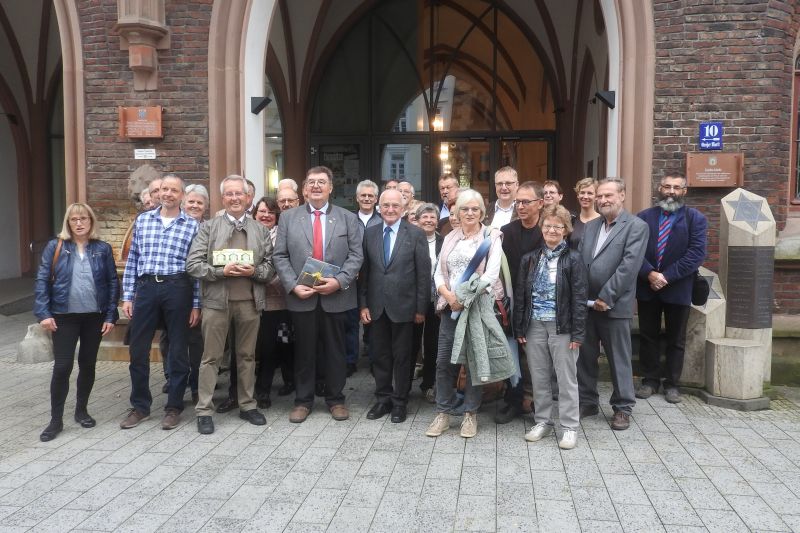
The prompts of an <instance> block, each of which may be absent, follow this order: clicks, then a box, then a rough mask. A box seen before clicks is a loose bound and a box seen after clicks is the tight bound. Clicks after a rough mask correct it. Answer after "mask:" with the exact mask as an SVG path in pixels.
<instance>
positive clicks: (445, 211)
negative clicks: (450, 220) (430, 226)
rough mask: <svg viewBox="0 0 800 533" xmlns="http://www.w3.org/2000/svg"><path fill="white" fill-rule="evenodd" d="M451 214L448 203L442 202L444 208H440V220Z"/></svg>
mask: <svg viewBox="0 0 800 533" xmlns="http://www.w3.org/2000/svg"><path fill="white" fill-rule="evenodd" d="M449 216H450V210H449V209H447V204H445V203H442V208H441V209H439V220H442V219H443V218H447V217H449Z"/></svg>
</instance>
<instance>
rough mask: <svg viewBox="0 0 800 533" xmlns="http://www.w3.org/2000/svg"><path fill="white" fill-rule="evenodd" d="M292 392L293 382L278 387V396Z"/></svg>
mask: <svg viewBox="0 0 800 533" xmlns="http://www.w3.org/2000/svg"><path fill="white" fill-rule="evenodd" d="M293 392H294V383H292V382H289V383H284V384H283V387H281V388H280V389H278V396H289V395H290V394H291V393H293Z"/></svg>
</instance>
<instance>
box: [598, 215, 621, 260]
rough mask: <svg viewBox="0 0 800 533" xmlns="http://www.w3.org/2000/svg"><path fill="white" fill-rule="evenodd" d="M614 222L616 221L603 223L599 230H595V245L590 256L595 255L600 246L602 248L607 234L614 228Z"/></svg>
mask: <svg viewBox="0 0 800 533" xmlns="http://www.w3.org/2000/svg"><path fill="white" fill-rule="evenodd" d="M616 223H617V221H616V220H615V221H614V222H612V223H611V224H606V223H603V224H602V225H601V226H600V231H598V232H597V245H596V246H595V247H594V253H593V254H592V257H597V254H598V253H599V252H600V248H602V247H603V245H604V244H605V243H606V241H607V240H608V236H609V235H610V234H611V230H613V229H614V224H616Z"/></svg>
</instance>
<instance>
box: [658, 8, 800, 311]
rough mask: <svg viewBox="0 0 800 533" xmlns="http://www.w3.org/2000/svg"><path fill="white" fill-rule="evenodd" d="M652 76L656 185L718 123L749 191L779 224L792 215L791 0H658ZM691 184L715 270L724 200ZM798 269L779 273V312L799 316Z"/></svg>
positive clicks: (798, 22)
mask: <svg viewBox="0 0 800 533" xmlns="http://www.w3.org/2000/svg"><path fill="white" fill-rule="evenodd" d="M653 10H654V18H655V31H656V74H655V85H656V90H655V109H654V113H655V114H654V126H655V128H654V140H653V144H654V146H653V176H654V190H655V187H656V185H657V179H658V177H659V176H660V174H661V172H662V171H663V170H665V169H668V168H685V160H686V153H687V152H691V151H697V135H698V128H699V123H700V122H702V121H710V120H714V121H721V122H723V123H724V127H725V137H724V149H725V151H726V152H743V153H744V159H745V178H744V187H745V188H746V189H748V190H750V191H753V192H754V193H756V194H759V195H761V196H764V197H765V198H767V199H768V201H769V204H770V206H771V207H772V211H773V213H774V215H775V219H776V220H777V222H778V228H779V229H780V228H783V226H784V224H785V221H786V217H787V214H788V208H787V206H788V194H789V193H788V187H789V171H790V161H789V159H790V157H789V151H790V139H791V131H790V123H791V92H792V76H793V57H792V55H793V50H794V44H795V39H796V37H797V34H798V29H799V28H800V13H798V11H800V4H798V3H797V2H795V1H792V0H724V1H722V2H720V1H719V0H653ZM730 191H731V189H694V190H691V191H690V193H689V200H688V203H689V205H692V206H693V207H697V208H698V209H700V210H702V211H703V212H704V213H705V214H706V216H707V217H708V219H709V258H708V260H707V261H706V266H708V267H709V268H711V269H712V270H717V267H718V256H719V215H720V207H719V199H720V198H721V197H723V196H725V195H726V194H728V193H729V192H730ZM798 281H800V276H798V274H797V273H796V271H788V272H787V271H778V272H776V284H775V296H776V308H775V309H776V312H792V313H800V298H798V296H797V294H798V287H800V284H798Z"/></svg>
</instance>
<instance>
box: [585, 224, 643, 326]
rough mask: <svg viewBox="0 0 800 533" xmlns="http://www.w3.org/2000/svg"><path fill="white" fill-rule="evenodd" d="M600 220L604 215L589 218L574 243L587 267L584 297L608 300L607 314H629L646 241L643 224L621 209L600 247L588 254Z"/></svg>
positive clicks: (595, 241)
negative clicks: (586, 285) (581, 233)
mask: <svg viewBox="0 0 800 533" xmlns="http://www.w3.org/2000/svg"><path fill="white" fill-rule="evenodd" d="M603 224H605V218H604V217H599V218H596V219H594V220H592V221H589V222H588V223H587V224H586V229H585V231H584V234H583V239H581V244H580V245H579V247H578V251H579V252H580V254H581V260H582V261H583V263H584V264H585V265H586V268H587V270H588V271H589V291H588V296H587V298H588V299H589V300H596V299H598V298H600V299H601V300H603V301H604V302H605V303H606V304H608V306H609V307H610V308H611V309H609V310H608V311H606V312H607V313H608V316H609V317H610V318H633V302H634V299H635V296H636V278H637V276H638V275H639V268H640V267H641V266H642V259H644V250H645V246H646V245H647V237H648V228H647V224H646V223H645V222H644V221H643V220H642V219H640V218H638V217H635V216H633V215H631V214H630V213H629V212H627V211H626V210H625V209H623V210H622V211H621V212H620V214H619V216H618V217H617V220H616V221H615V222H614V226H613V227H612V229H611V234H610V235H609V236H608V238H607V239H606V242H604V243H603V247H602V248H601V249H600V251H599V252H598V253H597V255H596V256H595V257H592V255H593V254H594V249H595V246H596V245H597V237H598V235H599V234H600V228H601V227H602V226H603Z"/></svg>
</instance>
